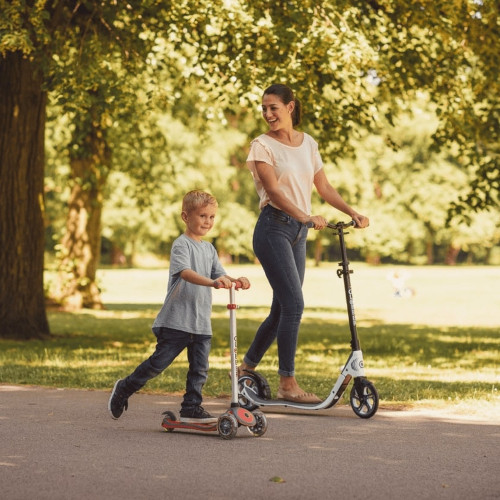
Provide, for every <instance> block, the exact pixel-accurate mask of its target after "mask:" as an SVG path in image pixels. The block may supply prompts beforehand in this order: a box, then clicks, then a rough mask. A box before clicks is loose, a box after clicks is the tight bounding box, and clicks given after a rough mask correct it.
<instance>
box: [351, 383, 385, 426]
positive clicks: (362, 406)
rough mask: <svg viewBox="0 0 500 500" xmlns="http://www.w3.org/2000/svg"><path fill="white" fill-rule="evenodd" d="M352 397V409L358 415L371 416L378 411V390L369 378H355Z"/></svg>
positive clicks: (362, 416) (361, 416)
mask: <svg viewBox="0 0 500 500" xmlns="http://www.w3.org/2000/svg"><path fill="white" fill-rule="evenodd" d="M350 397H351V407H352V410H353V411H354V413H355V414H356V415H357V416H358V417H360V418H370V417H373V415H375V413H376V412H377V410H378V402H379V398H378V392H377V389H375V386H374V385H373V384H372V383H371V382H370V381H369V380H366V379H356V380H354V385H353V386H352V389H351V396H350Z"/></svg>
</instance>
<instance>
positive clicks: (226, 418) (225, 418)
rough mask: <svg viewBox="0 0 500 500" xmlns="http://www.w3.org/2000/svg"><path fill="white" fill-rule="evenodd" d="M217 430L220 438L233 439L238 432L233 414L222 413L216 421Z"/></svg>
mask: <svg viewBox="0 0 500 500" xmlns="http://www.w3.org/2000/svg"><path fill="white" fill-rule="evenodd" d="M217 431H218V432H219V436H220V437H221V438H222V439H233V438H234V436H236V433H237V432H238V421H237V420H236V417H235V416H234V415H231V414H229V413H224V414H223V415H221V416H220V417H219V420H218V421H217Z"/></svg>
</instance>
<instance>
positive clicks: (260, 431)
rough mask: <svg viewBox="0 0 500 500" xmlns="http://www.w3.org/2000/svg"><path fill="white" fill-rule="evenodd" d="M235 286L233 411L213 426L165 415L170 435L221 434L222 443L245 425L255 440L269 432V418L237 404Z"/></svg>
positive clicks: (231, 308)
mask: <svg viewBox="0 0 500 500" xmlns="http://www.w3.org/2000/svg"><path fill="white" fill-rule="evenodd" d="M235 289H236V284H235V283H233V285H232V287H231V288H230V289H229V304H228V305H227V308H228V309H229V332H230V336H231V342H230V344H231V407H230V408H229V409H228V410H226V411H225V412H224V413H223V414H222V415H221V416H220V417H219V419H218V421H217V422H214V423H208V424H203V423H199V424H197V423H186V422H181V421H180V420H178V419H177V417H176V415H175V413H174V412H172V411H166V412H164V413H163V415H164V418H163V422H162V423H161V426H162V427H163V428H164V429H165V431H167V432H173V431H174V429H191V430H196V431H203V432H218V433H219V436H220V437H221V438H223V439H232V438H233V437H234V436H236V433H237V432H238V427H239V426H240V425H244V426H245V427H246V428H247V429H248V431H249V432H250V433H251V434H252V435H254V436H255V437H260V436H262V435H264V434H265V432H266V430H267V419H266V416H265V415H264V414H263V413H262V412H261V411H259V410H256V408H257V407H256V406H255V407H254V408H252V409H248V408H242V407H241V406H240V403H239V400H238V349H237V333H236V309H237V308H238V306H237V305H236V301H235Z"/></svg>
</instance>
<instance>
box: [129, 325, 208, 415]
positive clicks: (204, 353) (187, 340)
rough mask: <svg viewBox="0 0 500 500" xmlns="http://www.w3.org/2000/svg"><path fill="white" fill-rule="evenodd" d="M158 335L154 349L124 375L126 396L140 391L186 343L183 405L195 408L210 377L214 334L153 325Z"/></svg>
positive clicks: (200, 400) (168, 363)
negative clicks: (209, 358) (128, 373)
mask: <svg viewBox="0 0 500 500" xmlns="http://www.w3.org/2000/svg"><path fill="white" fill-rule="evenodd" d="M153 333H154V334H155V335H156V338H157V339H158V341H157V343H156V349H155V352H154V353H153V354H152V355H151V356H150V357H149V358H148V359H147V360H146V361H144V362H142V363H141V364H140V365H139V366H138V367H137V368H136V369H135V370H134V372H133V373H131V374H130V375H129V376H128V377H126V378H125V379H124V382H125V383H124V384H123V391H124V392H125V393H126V395H127V396H130V395H132V394H133V393H134V392H137V391H138V390H139V389H140V388H141V387H143V386H144V385H145V384H146V382H147V381H148V380H151V379H152V378H154V377H156V376H158V375H159V374H160V373H161V372H162V371H163V370H165V368H167V367H168V366H170V364H171V363H172V361H173V360H174V359H175V358H176V357H177V356H178V355H179V354H180V353H181V352H182V351H183V350H184V349H185V348H186V347H187V355H188V361H189V371H188V373H187V377H186V393H185V394H184V399H183V401H182V404H181V407H182V409H192V408H195V407H196V406H200V405H201V402H202V395H201V391H202V388H203V386H204V385H205V382H206V381H207V378H208V355H209V353H210V347H211V345H212V336H211V335H196V334H193V333H187V332H182V331H180V330H174V329H172V328H153Z"/></svg>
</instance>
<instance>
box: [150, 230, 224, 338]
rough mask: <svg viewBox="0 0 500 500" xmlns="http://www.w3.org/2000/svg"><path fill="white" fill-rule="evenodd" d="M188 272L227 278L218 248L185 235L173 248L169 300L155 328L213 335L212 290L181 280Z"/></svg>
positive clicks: (159, 314)
mask: <svg viewBox="0 0 500 500" xmlns="http://www.w3.org/2000/svg"><path fill="white" fill-rule="evenodd" d="M184 269H192V270H193V271H195V272H197V273H198V274H201V275H202V276H206V277H207V278H211V279H217V278H219V277H221V276H224V275H225V274H226V271H225V270H224V268H223V267H222V264H221V263H220V261H219V257H218V255H217V251H216V250H215V247H214V246H213V245H212V244H211V243H209V242H207V241H196V240H193V239H191V238H190V237H189V236H186V235H185V234H182V235H181V236H179V237H178V238H177V239H176V240H175V241H174V243H173V245H172V251H171V253H170V270H169V279H168V289H167V296H166V297H165V302H164V303H163V307H162V308H161V310H160V312H159V313H158V316H157V317H156V319H155V321H154V323H153V328H155V327H165V328H173V329H175V330H181V331H183V332H188V333H195V334H202V335H212V322H211V315H212V288H211V287H208V286H201V285H194V284H192V283H188V282H187V281H186V280H183V279H182V278H181V276H180V274H181V272H182V271H184Z"/></svg>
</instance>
